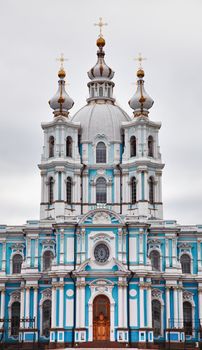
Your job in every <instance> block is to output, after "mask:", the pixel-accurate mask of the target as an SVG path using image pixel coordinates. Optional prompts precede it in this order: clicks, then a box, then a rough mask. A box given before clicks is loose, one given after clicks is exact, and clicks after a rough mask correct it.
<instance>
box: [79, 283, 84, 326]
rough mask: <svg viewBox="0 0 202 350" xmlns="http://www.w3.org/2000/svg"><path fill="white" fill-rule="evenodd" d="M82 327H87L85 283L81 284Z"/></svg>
mask: <svg viewBox="0 0 202 350" xmlns="http://www.w3.org/2000/svg"><path fill="white" fill-rule="evenodd" d="M80 296H81V300H80V327H81V328H84V327H85V281H82V282H81V294H80Z"/></svg>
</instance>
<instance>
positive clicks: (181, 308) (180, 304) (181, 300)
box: [178, 286, 183, 328]
mask: <svg viewBox="0 0 202 350" xmlns="http://www.w3.org/2000/svg"><path fill="white" fill-rule="evenodd" d="M178 298H179V327H180V328H182V327H183V292H182V286H180V288H179V290H178Z"/></svg>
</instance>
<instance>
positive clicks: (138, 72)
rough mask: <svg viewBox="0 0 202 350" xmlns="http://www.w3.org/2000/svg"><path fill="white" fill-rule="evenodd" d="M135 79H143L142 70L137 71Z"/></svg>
mask: <svg viewBox="0 0 202 350" xmlns="http://www.w3.org/2000/svg"><path fill="white" fill-rule="evenodd" d="M137 77H138V78H143V77H144V71H143V69H141V68H140V69H138V71H137Z"/></svg>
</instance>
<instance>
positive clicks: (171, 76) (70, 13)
mask: <svg viewBox="0 0 202 350" xmlns="http://www.w3.org/2000/svg"><path fill="white" fill-rule="evenodd" d="M101 16H102V17H103V19H104V21H106V22H107V23H108V26H107V27H105V28H104V37H105V39H106V47H105V52H106V62H107V63H108V64H109V66H110V67H112V68H113V70H115V76H114V82H115V84H116V86H115V96H116V99H117V103H118V104H119V105H120V106H121V107H122V108H123V109H125V110H126V111H127V112H128V113H129V114H130V115H132V110H131V109H130V108H129V106H128V100H129V99H130V97H131V96H132V95H133V93H134V89H135V85H134V84H133V83H134V82H135V80H136V76H135V73H136V62H135V61H134V60H133V58H134V57H135V56H137V55H138V53H139V52H141V53H142V54H143V56H145V57H147V60H146V61H145V62H144V69H145V73H146V76H145V86H146V90H147V92H148V93H149V94H150V95H151V96H152V98H153V99H154V106H153V108H152V109H151V112H150V115H149V116H150V118H151V119H152V120H154V121H161V122H162V128H161V130H160V146H161V153H162V159H163V161H164V163H165V169H164V172H163V202H164V218H165V219H175V220H177V221H178V222H179V223H181V224H199V223H201V224H202V106H201V105H202V1H201V0H102V1H101V0H34V1H33V0H1V2H0V33H1V40H0V42H1V54H0V76H1V78H0V100H1V109H0V120H1V127H0V165H1V172H0V179H1V181H0V199H1V200H0V223H1V224H12V225H13V224H23V223H25V222H26V220H28V219H38V218H39V203H40V174H39V170H38V168H37V164H38V163H39V162H40V155H41V152H42V146H43V132H42V130H41V127H40V124H41V122H42V121H50V120H52V118H53V116H52V112H51V109H50V108H49V105H48V100H49V99H50V97H52V95H54V93H55V92H56V89H57V71H58V62H56V57H58V56H59V55H60V53H61V52H63V53H64V54H65V56H66V57H68V59H69V61H68V62H65V67H66V69H67V72H68V83H69V85H67V90H68V93H69V94H70V96H71V97H72V98H73V99H74V101H75V105H74V108H73V109H72V111H71V114H72V115H73V114H74V113H75V112H76V111H77V110H78V109H79V108H80V107H82V106H83V105H84V104H85V99H86V97H87V96H88V90H87V86H86V84H87V82H88V78H87V74H86V72H87V71H88V70H89V68H91V67H92V66H93V65H94V64H95V62H96V46H95V42H96V39H97V35H98V28H96V27H94V26H93V23H95V22H97V21H98V18H99V17H101Z"/></svg>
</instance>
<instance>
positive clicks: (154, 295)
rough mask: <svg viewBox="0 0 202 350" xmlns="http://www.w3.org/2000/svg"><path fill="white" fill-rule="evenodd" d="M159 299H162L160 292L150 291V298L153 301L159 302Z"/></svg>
mask: <svg viewBox="0 0 202 350" xmlns="http://www.w3.org/2000/svg"><path fill="white" fill-rule="evenodd" d="M161 297H162V293H161V291H160V290H159V289H153V290H152V298H153V299H158V300H160V299H161Z"/></svg>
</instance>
